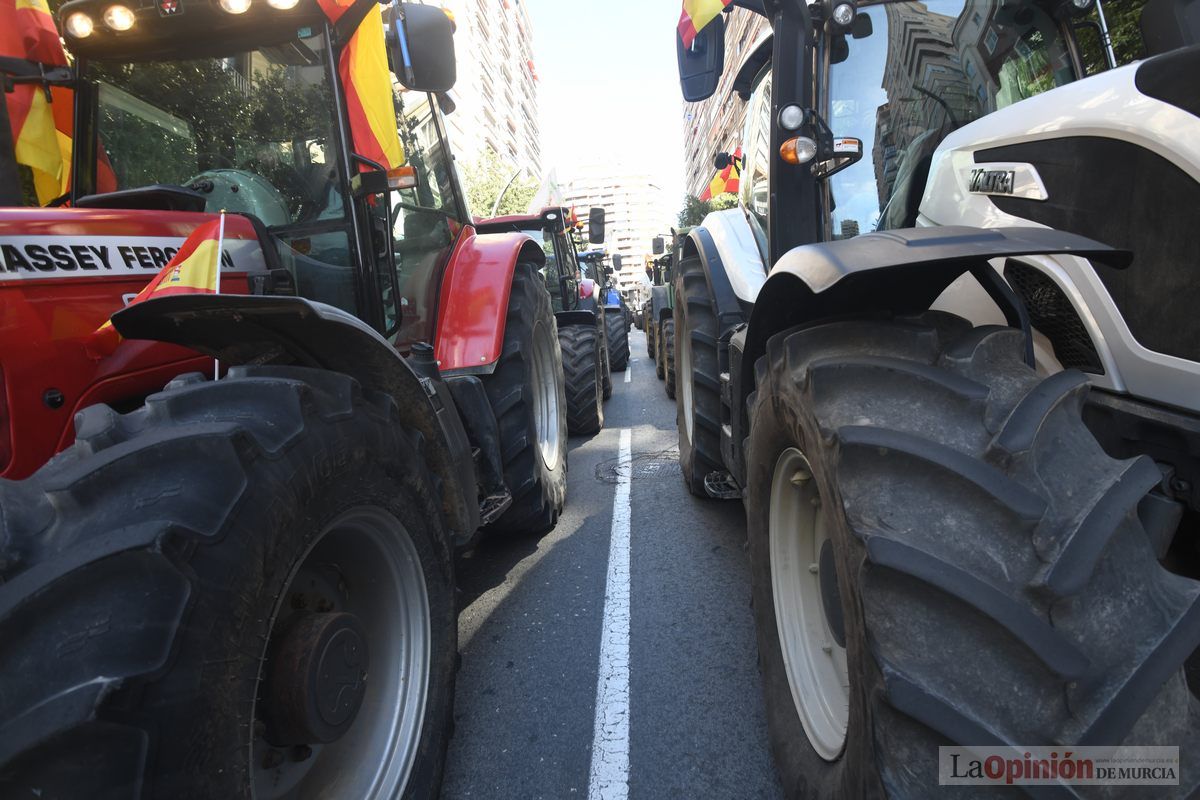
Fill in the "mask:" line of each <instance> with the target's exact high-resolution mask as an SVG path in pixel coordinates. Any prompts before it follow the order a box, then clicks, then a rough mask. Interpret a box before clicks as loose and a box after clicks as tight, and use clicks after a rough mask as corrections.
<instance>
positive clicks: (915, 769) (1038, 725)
mask: <svg viewBox="0 0 1200 800" xmlns="http://www.w3.org/2000/svg"><path fill="white" fill-rule="evenodd" d="M1022 353H1023V335H1022V334H1021V333H1020V332H1019V331H1017V330H1014V329H1011V328H1003V327H998V326H988V327H983V328H976V329H972V328H971V327H970V326H969V324H968V323H966V322H965V321H963V320H961V319H959V318H957V317H953V316H950V315H947V314H939V313H928V314H926V315H923V316H922V317H920V318H918V319H912V320H899V321H874V320H856V321H843V322H835V323H830V324H824V325H819V326H816V327H812V328H808V329H801V330H794V331H790V332H785V333H782V334H779V335H777V336H775V337H773V338H772V339H771V340H770V342H769V343H768V348H767V355H765V356H764V357H763V358H761V359H760V360H759V362H758V364H757V365H756V374H757V381H756V384H757V391H756V392H755V394H754V395H752V396H751V398H750V400H749V403H748V406H749V409H750V425H751V432H750V437H749V451H748V454H747V459H746V461H747V464H748V465H749V475H748V479H747V490H748V495H747V498H746V516H747V521H748V528H749V541H750V559H751V570H752V584H753V605H754V615H755V621H756V627H757V633H758V643H759V659H760V665H761V670H762V676H763V684H764V691H765V694H766V708H767V717H768V725H769V729H770V738H771V743H772V749H773V752H774V756H775V761H776V763H777V765H778V767H779V770H780V774H781V777H782V781H783V786H784V789H785V791H786V792H787V794H788V795H790V796H793V797H823V798H824V797H827V798H841V797H882V796H888V797H899V798H925V797H931V796H933V795H934V794H936V793H937V792H938V791H940V789H939V786H938V746H939V745H951V744H958V745H964V746H972V745H984V746H989V745H990V746H999V745H1002V744H1007V745H1014V746H1029V745H1047V746H1055V747H1059V748H1066V749H1071V748H1074V747H1080V746H1084V745H1117V744H1122V743H1124V744H1134V745H1169V746H1178V747H1179V752H1180V753H1181V754H1183V753H1195V752H1200V704H1198V703H1197V701H1196V699H1195V698H1194V697H1192V696H1191V694H1190V693H1189V690H1188V686H1187V684H1186V680H1185V676H1184V669H1183V666H1184V662H1185V660H1186V659H1187V658H1188V656H1189V654H1191V653H1192V652H1193V650H1194V649H1195V648H1196V646H1197V644H1198V643H1200V602H1198V601H1200V583H1197V582H1196V581H1194V580H1190V579H1188V578H1185V577H1181V576H1179V575H1176V574H1172V573H1170V572H1168V571H1167V570H1165V569H1164V568H1163V567H1162V566H1160V564H1159V562H1158V561H1157V560H1156V558H1155V552H1154V549H1153V547H1152V543H1151V538H1152V537H1151V536H1148V534H1147V531H1146V530H1145V529H1144V528H1143V526H1142V523H1141V522H1140V521H1139V515H1138V508H1139V503H1140V502H1141V501H1142V499H1143V498H1144V497H1145V496H1146V493H1147V492H1149V491H1150V490H1151V489H1152V488H1153V487H1155V486H1156V485H1158V484H1159V483H1160V481H1161V480H1162V475H1161V473H1160V471H1159V469H1158V468H1157V467H1156V466H1155V464H1154V463H1153V462H1152V461H1150V460H1149V459H1147V458H1136V459H1129V460H1125V461H1118V460H1115V459H1112V458H1109V457H1108V456H1107V455H1106V454H1105V453H1104V452H1103V451H1102V450H1101V448H1100V447H1099V445H1098V444H1097V443H1096V440H1095V439H1094V438H1093V437H1092V435H1091V434H1090V433H1089V431H1088V430H1087V429H1086V428H1085V427H1084V424H1083V422H1082V421H1081V407H1082V403H1083V398H1084V396H1085V393H1086V391H1087V385H1088V384H1087V379H1086V378H1085V377H1084V376H1083V375H1082V374H1080V373H1078V372H1074V371H1068V372H1062V373H1058V374H1056V375H1053V376H1051V377H1050V378H1046V379H1043V378H1040V377H1039V376H1038V375H1037V374H1035V372H1034V371H1033V370H1032V369H1030V368H1029V367H1027V366H1026V365H1025V364H1024V363H1023V361H1022ZM1010 752H1012V751H1010ZM1016 752H1017V755H1016V756H1015V757H1017V758H1020V755H1019V752H1020V751H1016ZM1181 768H1182V776H1181V780H1180V783H1179V786H1177V787H1170V788H1167V787H1155V790H1156V791H1159V790H1161V791H1164V792H1165V795H1164V794H1156V795H1155V796H1177V797H1189V796H1193V792H1194V791H1195V790H1196V787H1197V784H1198V783H1200V764H1197V763H1196V762H1195V760H1194V759H1181ZM1045 788H1047V789H1049V787H1045ZM1075 788H1077V789H1078V790H1079V791H1080V792H1081V793H1082V794H1081V796H1088V797H1092V796H1100V797H1120V796H1127V795H1126V794H1125V793H1127V792H1128V789H1127V787H1112V786H1109V787H1083V786H1080V787H1075ZM974 790H975V791H981V790H980V789H979V787H974ZM942 791H944V790H942ZM962 796H974V795H969V794H964V795H962ZM988 796H991V795H988ZM1005 796H1007V795H1005ZM1070 796H1075V795H1074V794H1072V795H1070ZM1139 796H1140V795H1139Z"/></svg>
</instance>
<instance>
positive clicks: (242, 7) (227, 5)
mask: <svg viewBox="0 0 1200 800" xmlns="http://www.w3.org/2000/svg"><path fill="white" fill-rule="evenodd" d="M221 8H223V9H225V10H226V11H228V12H229V13H230V14H245V13H246V12H247V11H248V10H249V9H250V0H221Z"/></svg>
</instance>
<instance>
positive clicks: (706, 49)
mask: <svg viewBox="0 0 1200 800" xmlns="http://www.w3.org/2000/svg"><path fill="white" fill-rule="evenodd" d="M675 58H676V60H677V61H678V62H679V88H680V89H681V90H682V91H683V99H684V100H686V101H688V102H689V103H698V102H700V101H701V100H707V99H708V98H710V97H712V95H713V92H715V91H716V90H717V82H718V81H720V80H721V72H722V71H723V70H724V69H725V15H724V14H718V15H717V17H716V19H714V20H713V21H712V22H710V23H708V24H707V25H705V26H704V27H703V28H701V29H700V32H699V33H697V34H696V38H695V39H693V40H692V46H691V47H684V46H683V35H682V34H680V33H679V32H678V31H676V32H675Z"/></svg>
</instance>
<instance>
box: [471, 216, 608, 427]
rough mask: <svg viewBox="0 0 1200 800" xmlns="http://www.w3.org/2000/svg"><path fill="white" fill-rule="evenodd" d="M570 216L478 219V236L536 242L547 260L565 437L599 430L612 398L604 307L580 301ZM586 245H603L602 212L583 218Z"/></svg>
mask: <svg viewBox="0 0 1200 800" xmlns="http://www.w3.org/2000/svg"><path fill="white" fill-rule="evenodd" d="M570 213H571V212H570V211H569V210H568V209H566V208H561V207H554V208H546V209H543V210H542V212H541V213H540V214H520V215H513V216H506V217H494V218H492V219H477V220H476V221H475V227H476V229H477V230H478V231H479V232H480V233H503V232H518V233H524V234H525V235H527V236H529V237H530V238H533V239H534V240H535V241H540V242H541V244H542V249H543V251H544V252H545V255H546V261H545V264H544V265H543V266H542V269H541V276H542V280H543V282H544V283H545V284H546V288H547V290H549V292H550V298H551V300H552V303H553V306H554V317H555V320H556V321H557V323H558V344H559V347H560V349H561V351H562V365H563V385H564V389H565V392H566V403H567V405H566V415H567V433H569V434H570V435H572V436H578V435H591V434H594V433H597V432H599V431H600V429H601V428H603V427H604V401H605V400H607V399H608V398H609V397H611V396H612V380H611V378H610V377H609V374H608V371H609V370H608V362H609V359H608V345H607V339H606V337H605V325H604V313H605V309H604V307H603V306H598V305H593V304H587V303H585V302H584V297H583V294H582V291H581V290H582V289H583V287H582V286H581V282H582V278H581V272H580V267H579V259H578V255H577V252H576V248H575V239H574V237H573V236H570V235H568V220H569V219H570ZM588 241H589V242H590V243H591V244H603V243H604V209H603V208H593V209H591V211H590V212H589V214H588Z"/></svg>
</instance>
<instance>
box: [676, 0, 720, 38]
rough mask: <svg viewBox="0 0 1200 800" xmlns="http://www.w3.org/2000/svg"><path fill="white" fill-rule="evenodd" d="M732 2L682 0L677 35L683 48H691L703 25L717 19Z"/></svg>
mask: <svg viewBox="0 0 1200 800" xmlns="http://www.w3.org/2000/svg"><path fill="white" fill-rule="evenodd" d="M732 2H733V0H683V13H681V14H680V15H679V35H680V37H682V38H683V46H684V47H691V46H692V42H693V41H694V40H695V38H696V34H697V33H699V32H700V31H701V30H702V29H703V28H704V26H705V25H707V24H708V23H710V22H712V21H713V20H714V19H716V18H717V15H718V14H720V13H721V12H722V11H724V10H725V6H727V5H729V4H730V3H732Z"/></svg>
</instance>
